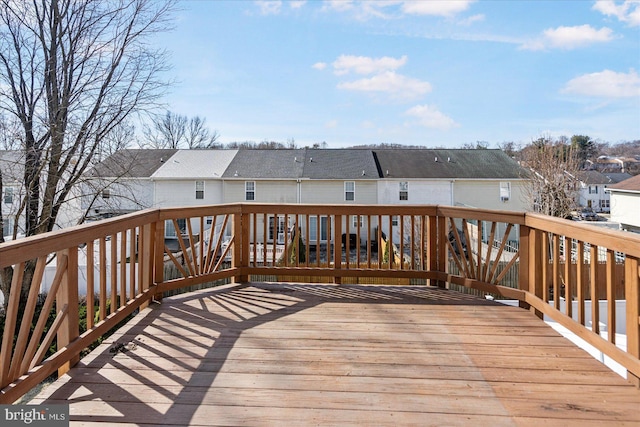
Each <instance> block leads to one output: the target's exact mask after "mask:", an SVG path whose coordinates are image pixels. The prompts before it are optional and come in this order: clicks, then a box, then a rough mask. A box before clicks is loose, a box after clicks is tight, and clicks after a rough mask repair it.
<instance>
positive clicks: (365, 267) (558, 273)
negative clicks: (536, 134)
mask: <svg viewBox="0 0 640 427" xmlns="http://www.w3.org/2000/svg"><path fill="white" fill-rule="evenodd" d="M165 231H167V232H166V233H165ZM167 236H169V237H167ZM639 260H640V237H639V236H636V235H634V234H628V233H623V232H617V231H610V230H604V229H600V228H596V227H593V226H590V225H581V224H576V223H573V222H571V221H566V220H561V219H556V218H550V217H546V216H542V215H536V214H525V213H515V212H505V211H489V210H478V209H471V208H458V207H449V206H361V205H349V206H345V205H339V206H329V205H267V204H233V205H217V206H207V207H193V208H173V209H154V210H146V211H142V212H139V213H134V214H130V215H124V216H121V217H117V218H113V219H109V220H104V221H100V222H96V223H89V224H85V225H82V226H78V227H74V228H70V229H65V230H60V231H56V232H52V233H47V234H44V235H40V236H34V237H29V238H25V239H21V240H17V241H13V242H9V243H5V244H2V245H0V269H3V270H4V271H5V272H6V271H10V270H12V271H13V276H12V281H11V290H10V292H9V294H8V295H4V296H5V298H7V311H6V321H5V327H4V333H3V336H2V347H1V352H0V388H1V392H0V402H1V403H11V402H14V401H16V399H18V398H19V397H20V396H22V395H23V394H25V393H26V392H27V391H29V390H30V389H31V388H33V387H34V386H36V385H37V384H38V383H39V382H41V381H42V380H44V379H45V378H47V377H48V376H50V375H51V374H52V373H54V372H56V370H57V371H58V374H59V375H61V374H63V373H65V372H66V371H68V370H69V369H70V368H71V367H72V366H73V365H74V364H75V363H77V361H78V360H79V354H80V352H81V351H82V350H83V349H85V348H86V347H87V346H89V345H90V344H91V343H92V342H94V341H96V340H97V339H98V338H99V337H100V336H101V335H103V334H105V333H107V332H108V331H110V330H112V329H114V328H115V327H116V325H117V324H118V323H119V322H121V321H122V320H123V319H125V318H127V316H129V315H131V314H132V313H135V311H136V310H138V309H142V308H144V307H146V306H147V305H148V304H149V303H150V302H151V301H152V300H154V299H155V300H158V301H160V300H161V299H162V294H163V293H164V292H168V291H174V290H177V289H182V288H187V287H190V286H193V285H201V284H204V283H211V282H216V281H218V280H232V281H235V282H247V281H249V280H250V278H253V279H255V278H260V280H273V281H278V282H284V281H288V280H291V281H297V282H311V281H320V282H333V283H336V284H340V283H375V281H376V280H381V281H383V282H382V283H393V282H394V281H395V282H398V283H406V284H413V283H416V284H427V285H433V286H439V287H446V286H449V285H456V286H463V287H465V288H470V289H476V290H478V291H481V292H486V293H490V294H493V295H494V296H497V297H502V298H508V299H515V300H518V301H519V303H520V306H521V307H523V308H525V309H529V310H531V311H533V312H534V313H535V314H536V315H538V316H539V317H542V316H543V315H547V316H548V317H550V318H551V319H554V320H555V321H557V322H558V323H560V324H561V325H563V326H565V327H566V328H568V329H569V330H570V331H572V332H573V333H575V334H576V335H577V336H579V337H580V338H582V339H584V340H585V341H586V342H587V343H589V344H591V345H592V346H594V347H596V348H597V349H598V350H600V351H601V352H603V353H604V354H606V355H607V356H609V357H610V358H611V359H613V360H614V361H616V362H618V363H620V364H621V365H622V366H624V368H626V369H627V376H628V379H629V380H630V381H631V382H633V383H634V384H636V385H639V384H640V381H639V377H640V291H639V288H640V268H639ZM265 276H266V278H265ZM24 283H27V284H28V285H27V286H25V285H23V284H24ZM42 289H45V290H46V291H47V296H46V299H45V300H44V303H43V308H42V310H41V311H40V313H41V314H40V315H39V317H38V318H34V317H35V315H34V313H35V312H36V310H35V308H36V303H37V301H38V298H39V294H40V293H41V291H42ZM83 296H84V297H85V298H82V297H83ZM85 299H86V318H84V319H80V318H79V314H78V311H79V310H78V309H77V307H78V306H79V304H80V302H81V300H83V301H84V300H85ZM617 300H618V301H619V300H624V301H625V303H626V304H625V307H626V308H625V313H616V301H617ZM591 301H598V302H599V303H597V304H596V303H594V304H591V303H590V302H591ZM54 303H55V304H56V306H55V307H56V312H57V315H56V317H55V320H54V321H53V323H52V324H50V326H49V328H48V330H47V331H46V333H45V329H46V325H47V318H48V315H49V312H50V311H51V309H52V308H53V307H54V306H53V304H54ZM83 304H85V303H84V302H83ZM601 310H602V312H601ZM605 311H606V314H605ZM616 319H623V320H616ZM81 322H82V323H86V332H83V333H82V334H80V328H79V324H80V323H81ZM34 323H35V326H34V327H33V328H31V326H32V324H34ZM619 333H624V334H626V341H627V346H626V350H623V349H620V348H619V347H618V346H616V336H618V334H619ZM54 340H56V343H57V351H56V352H55V353H54V354H52V355H50V356H47V350H48V349H49V347H50V345H51V343H52V342H53V341H54Z"/></svg>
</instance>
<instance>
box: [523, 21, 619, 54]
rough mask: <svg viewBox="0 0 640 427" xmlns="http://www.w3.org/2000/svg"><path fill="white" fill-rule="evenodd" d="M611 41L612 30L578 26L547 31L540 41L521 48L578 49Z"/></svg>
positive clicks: (534, 41) (528, 43) (530, 42)
mask: <svg viewBox="0 0 640 427" xmlns="http://www.w3.org/2000/svg"><path fill="white" fill-rule="evenodd" d="M611 40H613V31H612V30H611V29H610V28H607V27H603V28H600V29H599V30H596V29H595V28H593V27H591V26H590V25H578V26H574V27H558V28H549V29H546V30H544V32H543V35H542V37H541V38H540V39H537V40H533V41H529V42H527V43H524V44H523V45H521V46H520V48H521V49H526V50H542V49H547V48H555V49H576V48H579V47H583V46H587V45H590V44H593V43H603V42H608V41H611Z"/></svg>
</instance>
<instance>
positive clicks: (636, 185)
mask: <svg viewBox="0 0 640 427" xmlns="http://www.w3.org/2000/svg"><path fill="white" fill-rule="evenodd" d="M608 189H609V190H614V191H615V190H618V191H631V192H634V193H635V192H640V175H636V176H634V177H633V178H629V179H625V180H624V181H622V182H620V183H618V184H615V185H611V186H609V187H608Z"/></svg>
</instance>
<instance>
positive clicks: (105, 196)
mask: <svg viewBox="0 0 640 427" xmlns="http://www.w3.org/2000/svg"><path fill="white" fill-rule="evenodd" d="M110 197H111V190H109V189H108V188H105V189H104V190H102V198H103V199H108V198H110Z"/></svg>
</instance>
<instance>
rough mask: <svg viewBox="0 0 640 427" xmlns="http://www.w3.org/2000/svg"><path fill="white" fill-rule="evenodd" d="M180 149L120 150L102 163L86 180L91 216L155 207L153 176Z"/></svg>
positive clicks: (85, 198)
mask: <svg viewBox="0 0 640 427" xmlns="http://www.w3.org/2000/svg"><path fill="white" fill-rule="evenodd" d="M177 152H178V150H171V149H166V150H147V149H133V150H120V151H117V152H116V153H114V154H112V155H111V156H109V157H107V158H106V159H105V160H103V161H102V162H100V163H98V164H97V165H96V166H95V167H93V168H92V169H91V170H89V172H88V173H87V179H86V180H85V181H84V182H83V183H82V185H81V188H82V190H81V191H82V195H83V197H82V202H81V207H82V209H83V210H84V211H86V212H87V219H102V218H109V217H113V216H117V215H122V214H124V213H128V212H134V211H137V210H140V209H145V208H149V207H152V206H154V198H155V195H154V194H155V189H154V184H153V182H152V180H151V177H152V175H153V174H154V173H155V172H156V171H157V170H158V169H159V168H160V167H161V166H163V165H164V164H165V163H167V162H168V161H169V159H170V158H171V157H172V156H173V155H174V154H176V153H177Z"/></svg>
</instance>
